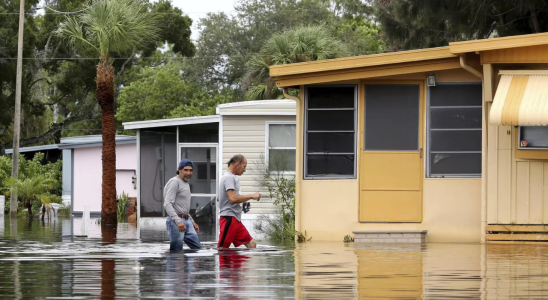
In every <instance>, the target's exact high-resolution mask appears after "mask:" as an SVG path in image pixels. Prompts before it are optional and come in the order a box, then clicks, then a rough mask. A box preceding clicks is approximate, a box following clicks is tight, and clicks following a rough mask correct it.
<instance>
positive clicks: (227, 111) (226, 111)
mask: <svg viewBox="0 0 548 300" xmlns="http://www.w3.org/2000/svg"><path fill="white" fill-rule="evenodd" d="M287 106H292V107H293V108H294V109H293V110H292V111H280V110H283V108H284V107H287ZM237 108H250V111H248V112H243V111H234V110H233V109H237ZM276 108H280V110H276ZM296 109H297V103H296V102H295V101H294V100H287V99H282V100H257V101H242V102H231V103H225V104H219V105H218V106H217V109H216V112H217V114H218V115H221V116H294V115H296Z"/></svg>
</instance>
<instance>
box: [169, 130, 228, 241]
mask: <svg viewBox="0 0 548 300" xmlns="http://www.w3.org/2000/svg"><path fill="white" fill-rule="evenodd" d="M177 137H179V135H177ZM181 148H215V152H216V153H215V155H212V156H211V157H215V160H218V159H219V143H177V164H178V163H179V162H180V161H181ZM220 166H221V164H220V162H218V161H216V165H215V193H214V194H200V193H198V194H196V193H192V191H190V192H191V193H190V197H191V199H192V197H193V196H194V197H218V190H219V167H220ZM218 216H219V205H218V204H217V203H215V228H216V231H217V230H218V228H219V217H218ZM218 235H219V234H218V233H217V232H216V234H215V236H218Z"/></svg>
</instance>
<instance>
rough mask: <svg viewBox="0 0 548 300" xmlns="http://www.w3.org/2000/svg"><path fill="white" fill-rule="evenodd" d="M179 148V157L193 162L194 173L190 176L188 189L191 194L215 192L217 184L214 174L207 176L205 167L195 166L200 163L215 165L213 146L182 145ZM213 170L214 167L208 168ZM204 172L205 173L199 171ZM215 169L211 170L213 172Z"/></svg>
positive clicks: (215, 156) (215, 155)
mask: <svg viewBox="0 0 548 300" xmlns="http://www.w3.org/2000/svg"><path fill="white" fill-rule="evenodd" d="M180 149H181V159H183V158H188V159H190V160H191V161H192V162H193V163H194V174H193V175H192V178H190V181H189V184H190V191H191V192H192V193H193V194H214V193H216V192H217V184H216V181H215V175H213V174H211V173H210V174H209V180H206V179H207V177H208V174H207V167H205V168H200V167H197V166H199V165H201V164H203V165H207V164H208V163H209V164H210V165H213V166H216V158H217V151H216V149H215V148H205V147H184V148H180ZM211 170H215V167H213V168H211V169H210V172H211ZM201 172H205V173H201ZM215 172H216V171H213V173H215Z"/></svg>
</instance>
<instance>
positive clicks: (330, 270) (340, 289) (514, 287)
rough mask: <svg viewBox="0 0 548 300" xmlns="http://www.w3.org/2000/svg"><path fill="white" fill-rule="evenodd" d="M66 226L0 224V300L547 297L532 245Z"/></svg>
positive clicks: (60, 222)
mask: <svg viewBox="0 0 548 300" xmlns="http://www.w3.org/2000/svg"><path fill="white" fill-rule="evenodd" d="M74 224H75V222H74V220H71V219H62V218H58V219H54V220H52V221H49V222H48V221H47V220H46V222H44V223H42V222H40V221H37V220H35V221H33V222H32V224H29V223H28V222H27V221H25V220H18V221H16V222H12V221H11V220H10V219H9V218H7V219H5V220H3V222H0V299H114V298H116V299H129V298H132V299H135V298H139V299H141V298H142V299H295V298H296V299H420V298H425V299H548V247H547V246H545V245H542V244H530V245H480V244H437V243H429V244H423V245H420V244H410V245H402V244H369V245H366V244H356V245H354V244H344V243H343V242H342V241H341V242H318V241H310V242H307V243H303V244H298V245H297V246H296V247H288V246H276V245H271V244H269V243H266V242H260V243H259V249H258V250H243V249H241V250H238V249H235V250H233V251H222V252H219V251H216V250H214V249H213V248H214V247H215V244H214V242H205V243H204V249H203V250H200V251H190V250H184V251H181V252H170V251H169V250H168V248H169V244H168V243H166V242H164V241H152V240H150V241H146V240H138V239H132V238H131V235H132V232H134V231H135V229H132V228H131V227H130V226H133V225H130V224H120V227H119V228H118V235H119V236H120V237H119V238H118V239H116V240H113V239H108V240H104V239H102V238H96V237H91V238H85V237H78V236H73V235H72V233H73V232H74V231H75V228H74V227H77V226H75V225H74ZM2 225H3V226H4V227H1V226H2ZM202 228H203V229H204V230H203V231H204V232H203V234H204V236H203V237H204V239H207V235H208V234H209V236H211V233H208V231H209V230H211V228H209V227H208V226H207V224H204V225H203V227H202ZM67 233H68V234H67Z"/></svg>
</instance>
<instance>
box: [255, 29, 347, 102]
mask: <svg viewBox="0 0 548 300" xmlns="http://www.w3.org/2000/svg"><path fill="white" fill-rule="evenodd" d="M345 55H347V49H346V47H345V45H344V44H343V43H342V42H340V41H339V40H337V39H336V38H334V37H333V36H332V35H330V34H329V31H327V30H326V28H325V27H323V26H306V27H298V28H296V29H292V30H288V31H285V32H283V33H280V34H275V35H273V36H272V37H271V38H270V39H269V40H268V41H266V43H265V44H264V46H263V48H262V49H261V51H260V52H259V54H258V55H257V56H256V57H254V58H253V59H252V60H251V62H250V64H249V72H248V74H247V79H248V81H249V82H250V87H249V88H248V90H247V92H246V95H245V97H246V99H247V100H254V99H271V98H272V97H277V96H278V95H279V93H280V92H279V90H278V89H277V88H276V87H275V86H274V80H273V79H272V78H271V77H270V75H269V66H272V65H284V64H290V63H297V62H307V61H315V60H323V59H330V58H338V57H342V56H345Z"/></svg>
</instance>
